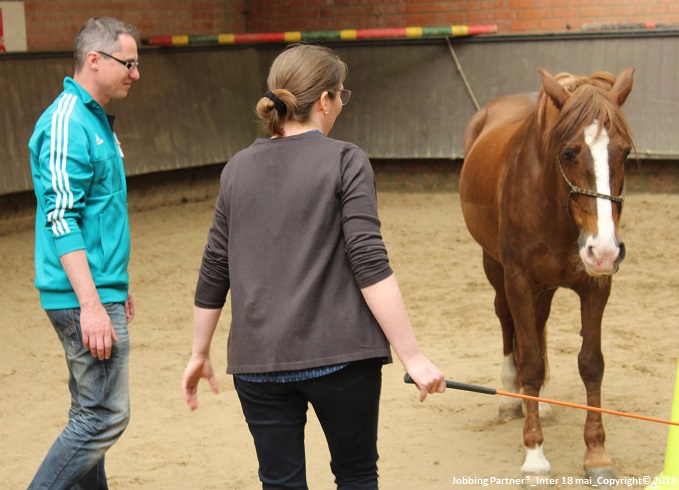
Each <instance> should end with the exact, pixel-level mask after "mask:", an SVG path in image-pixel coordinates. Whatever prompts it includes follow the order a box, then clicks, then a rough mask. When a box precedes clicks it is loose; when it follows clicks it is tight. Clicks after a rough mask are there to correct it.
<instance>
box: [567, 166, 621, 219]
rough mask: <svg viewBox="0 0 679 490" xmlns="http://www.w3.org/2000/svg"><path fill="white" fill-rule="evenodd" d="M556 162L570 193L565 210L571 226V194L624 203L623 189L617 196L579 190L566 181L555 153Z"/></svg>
mask: <svg viewBox="0 0 679 490" xmlns="http://www.w3.org/2000/svg"><path fill="white" fill-rule="evenodd" d="M556 161H557V162H559V170H561V175H563V178H564V180H565V181H566V183H567V184H568V186H569V187H570V188H571V191H570V192H569V193H568V200H567V201H566V210H567V211H568V221H570V222H571V224H575V222H574V221H573V214H572V213H571V197H573V194H582V195H583V196H589V197H599V198H601V199H608V200H609V201H613V202H619V203H621V204H622V203H623V202H625V189H624V188H623V190H622V193H621V194H620V195H619V196H617V197H616V196H609V195H608V194H601V193H600V192H595V191H590V190H588V189H581V188H580V187H577V186H576V185H574V184H573V183H572V182H571V181H570V180H568V177H567V176H566V172H564V170H563V165H561V158H559V154H558V153H557V155H556Z"/></svg>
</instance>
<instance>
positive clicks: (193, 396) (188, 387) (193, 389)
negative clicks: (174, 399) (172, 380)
mask: <svg viewBox="0 0 679 490" xmlns="http://www.w3.org/2000/svg"><path fill="white" fill-rule="evenodd" d="M201 378H206V379H207V380H208V383H209V384H210V388H211V389H212V391H213V393H219V386H218V385H217V378H215V373H214V371H213V370H212V363H211V362H210V359H209V358H194V357H192V358H191V359H190V360H189V363H188V364H187V366H186V370H185V371H184V378H183V379H182V393H183V394H184V399H185V400H186V404H187V405H188V406H189V408H190V409H191V410H196V409H197V408H198V382H199V381H200V379H201Z"/></svg>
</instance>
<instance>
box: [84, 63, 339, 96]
mask: <svg viewBox="0 0 679 490" xmlns="http://www.w3.org/2000/svg"><path fill="white" fill-rule="evenodd" d="M97 53H99V54H102V55H104V56H108V57H109V58H111V59H112V60H116V61H117V62H118V63H120V64H121V65H124V66H125V68H127V69H128V70H132V68H137V67H138V66H139V61H123V60H119V59H118V58H116V57H115V56H111V55H110V54H108V53H103V52H101V51H97ZM347 100H349V99H347Z"/></svg>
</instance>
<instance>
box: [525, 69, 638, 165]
mask: <svg viewBox="0 0 679 490" xmlns="http://www.w3.org/2000/svg"><path fill="white" fill-rule="evenodd" d="M554 78H555V79H556V80H557V81H558V82H559V83H560V84H561V85H562V86H563V87H564V88H566V90H568V92H570V93H571V97H570V98H569V99H568V101H567V102H566V103H565V104H564V106H563V107H562V108H561V110H559V109H557V107H556V106H555V105H554V103H553V102H552V99H551V98H550V97H549V96H548V95H547V94H546V93H545V91H544V90H541V91H540V94H539V95H538V105H537V117H538V125H539V126H542V129H543V130H542V131H541V133H542V134H543V135H544V136H546V138H544V139H543V142H542V145H543V150H544V151H546V152H552V151H556V148H558V145H559V143H560V142H563V141H568V140H570V139H571V138H573V137H574V136H575V135H576V134H577V133H580V132H582V130H583V129H584V128H585V127H586V126H588V125H590V124H592V123H593V122H594V121H598V122H599V128H600V130H601V128H603V127H605V128H606V129H607V130H608V132H609V133H612V134H613V133H619V134H621V135H622V136H623V137H624V138H625V139H627V140H629V141H630V142H631V141H632V138H631V135H630V130H629V126H628V124H627V121H626V120H625V118H624V116H623V114H622V111H621V110H620V106H618V104H617V102H616V101H615V100H614V98H613V97H612V96H611V94H610V89H611V88H612V87H613V84H614V83H615V77H614V76H613V75H612V74H610V73H608V72H603V71H601V72H596V73H593V74H592V75H590V76H581V75H571V74H570V73H559V74H558V75H556V77H554ZM547 154H548V153H547Z"/></svg>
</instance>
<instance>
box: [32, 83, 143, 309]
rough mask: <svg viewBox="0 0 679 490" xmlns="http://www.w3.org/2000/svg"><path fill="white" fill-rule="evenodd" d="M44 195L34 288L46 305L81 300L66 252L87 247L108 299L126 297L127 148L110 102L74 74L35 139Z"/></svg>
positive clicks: (39, 194)
mask: <svg viewBox="0 0 679 490" xmlns="http://www.w3.org/2000/svg"><path fill="white" fill-rule="evenodd" d="M28 148H29V150H30V153H31V171H32V174H33V186H34V190H35V195H36V198H37V216H36V225H35V269H36V278H35V286H36V287H37V288H38V290H39V291H40V302H41V305H42V307H43V308H45V309H46V310H55V309H65V308H78V307H79V306H80V304H79V303H78V299H77V297H76V295H75V292H74V291H73V288H72V287H71V283H70V281H69V280H68V277H67V276H66V273H65V272H64V269H63V267H62V265H61V261H60V259H59V257H61V256H62V255H64V254H67V253H69V252H73V251H76V250H83V249H84V250H85V251H86V253H87V259H88V262H89V266H90V270H91V273H92V277H93V278H94V283H95V285H96V287H97V290H98V291H99V297H100V299H101V301H102V303H120V302H125V301H126V300H127V291H128V284H129V277H128V273H127V266H128V262H129V257H130V231H129V221H128V215H127V185H126V182H125V170H124V168H123V159H122V151H121V150H120V145H119V143H118V140H117V138H116V136H115V134H114V133H113V128H112V122H109V117H108V116H107V115H106V113H105V112H104V108H103V107H102V106H101V105H100V104H99V103H98V102H96V101H95V100H94V99H93V98H92V97H91V96H90V95H89V94H88V93H87V92H86V91H85V90H84V89H83V88H82V87H81V86H80V85H78V83H76V82H75V81H74V80H73V79H72V78H70V77H67V78H66V79H65V80H64V91H63V92H62V93H61V95H59V97H57V99H56V100H55V101H54V102H53V103H52V105H51V106H50V107H49V108H48V109H47V110H46V111H45V112H44V113H43V114H42V116H41V117H40V119H39V120H38V122H37V123H36V126H35V131H34V133H33V136H32V137H31V140H30V142H29V144H28Z"/></svg>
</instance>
